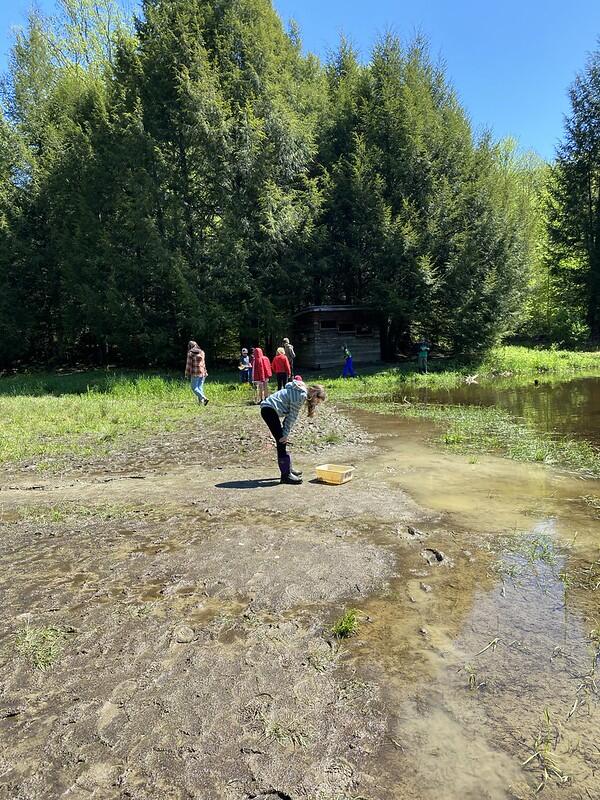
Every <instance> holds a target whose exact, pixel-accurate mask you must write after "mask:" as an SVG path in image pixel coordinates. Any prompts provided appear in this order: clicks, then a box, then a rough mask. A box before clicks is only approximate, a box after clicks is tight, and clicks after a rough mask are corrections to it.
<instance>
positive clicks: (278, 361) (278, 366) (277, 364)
mask: <svg viewBox="0 0 600 800" xmlns="http://www.w3.org/2000/svg"><path fill="white" fill-rule="evenodd" d="M271 366H272V367H273V372H274V373H275V374H277V373H278V372H285V374H286V375H290V374H291V372H292V370H291V369H290V362H289V361H288V360H287V356H282V355H279V353H278V354H277V355H276V356H275V358H274V359H273V361H272V363H271Z"/></svg>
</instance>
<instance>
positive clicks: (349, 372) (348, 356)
mask: <svg viewBox="0 0 600 800" xmlns="http://www.w3.org/2000/svg"><path fill="white" fill-rule="evenodd" d="M342 378H356V372H354V366H353V364H352V353H351V352H350V350H348V347H347V345H344V371H343V373H342Z"/></svg>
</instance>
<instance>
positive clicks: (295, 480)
mask: <svg viewBox="0 0 600 800" xmlns="http://www.w3.org/2000/svg"><path fill="white" fill-rule="evenodd" d="M279 483H290V484H291V485H292V486H299V485H300V484H301V483H302V478H300V477H299V476H298V475H294V473H293V472H290V473H289V474H288V475H282V476H281V479H280V481H279Z"/></svg>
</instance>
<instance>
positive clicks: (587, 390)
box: [413, 377, 600, 446]
mask: <svg viewBox="0 0 600 800" xmlns="http://www.w3.org/2000/svg"><path fill="white" fill-rule="evenodd" d="M413 397H414V398H415V399H417V400H419V401H420V402H424V403H449V404H453V405H454V404H459V405H479V406H495V407H496V408H501V409H504V410H506V411H508V412H510V413H511V414H513V415H514V416H515V417H519V418H521V419H523V420H525V421H526V422H527V423H529V424H531V425H534V426H535V427H536V428H538V429H539V430H543V431H546V432H548V433H556V434H562V435H571V436H576V437H577V438H583V439H587V440H588V441H589V442H591V443H592V444H595V445H597V446H600V377H593V378H576V379H574V380H569V381H560V382H555V381H543V379H539V384H538V385H535V384H534V381H533V379H532V380H531V381H530V382H529V383H527V384H524V385H515V384H514V379H513V380H512V381H511V380H510V379H509V380H503V379H498V380H496V381H494V382H493V383H490V382H486V383H482V384H466V383H465V384H464V385H462V386H459V387H457V388H454V389H448V390H435V391H429V390H427V389H423V390H420V391H418V392H416V393H415V394H414V395H413Z"/></svg>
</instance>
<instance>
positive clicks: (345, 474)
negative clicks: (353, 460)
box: [317, 464, 354, 485]
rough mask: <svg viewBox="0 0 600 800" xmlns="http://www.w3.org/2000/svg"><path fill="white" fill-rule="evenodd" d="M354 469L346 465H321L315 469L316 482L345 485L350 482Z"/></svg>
mask: <svg viewBox="0 0 600 800" xmlns="http://www.w3.org/2000/svg"><path fill="white" fill-rule="evenodd" d="M353 474H354V467H350V466H348V465H347V464H322V465H321V466H320V467H317V480H318V481H321V483H333V484H336V485H338V484H340V483H347V482H348V481H351V480H352V475H353Z"/></svg>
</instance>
